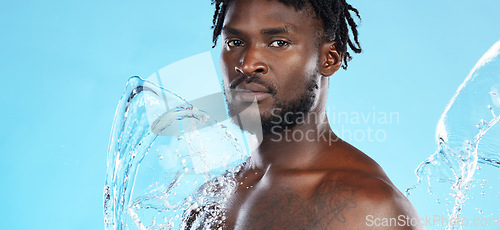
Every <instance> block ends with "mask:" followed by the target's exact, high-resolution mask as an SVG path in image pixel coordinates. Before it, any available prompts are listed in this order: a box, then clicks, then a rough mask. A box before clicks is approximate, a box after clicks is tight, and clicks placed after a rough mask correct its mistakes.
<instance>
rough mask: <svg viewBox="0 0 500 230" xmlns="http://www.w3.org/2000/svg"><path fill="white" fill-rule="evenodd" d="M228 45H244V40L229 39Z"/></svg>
mask: <svg viewBox="0 0 500 230" xmlns="http://www.w3.org/2000/svg"><path fill="white" fill-rule="evenodd" d="M227 46H229V47H238V46H243V42H242V41H240V40H229V41H227Z"/></svg>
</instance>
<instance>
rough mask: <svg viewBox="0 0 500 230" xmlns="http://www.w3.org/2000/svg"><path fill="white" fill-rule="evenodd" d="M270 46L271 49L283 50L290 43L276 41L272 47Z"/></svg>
mask: <svg viewBox="0 0 500 230" xmlns="http://www.w3.org/2000/svg"><path fill="white" fill-rule="evenodd" d="M269 46H271V47H277V48H282V47H286V46H288V42H286V41H283V40H276V41H273V42H272V43H271V45H269Z"/></svg>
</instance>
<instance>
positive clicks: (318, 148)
mask: <svg viewBox="0 0 500 230" xmlns="http://www.w3.org/2000/svg"><path fill="white" fill-rule="evenodd" d="M315 114H318V115H315ZM338 140H339V139H338V138H337V136H336V135H335V134H334V133H333V131H332V130H331V128H330V125H329V123H328V119H327V117H326V112H325V111H324V109H323V110H322V111H321V112H320V113H316V112H314V113H310V114H309V115H308V116H306V118H305V119H304V122H301V123H300V124H298V125H296V126H294V127H292V128H288V129H285V130H284V131H282V132H279V133H277V132H273V133H271V134H266V135H264V136H263V140H262V143H261V144H260V145H259V147H257V148H256V150H255V151H254V152H253V153H252V156H251V161H250V162H251V167H253V168H256V169H261V170H264V171H266V170H269V169H273V170H312V169H314V168H316V167H315V166H317V165H318V162H320V161H321V158H322V157H323V155H324V154H328V153H329V152H330V151H328V149H330V148H331V147H332V146H333V145H335V144H336V142H337V141H338Z"/></svg>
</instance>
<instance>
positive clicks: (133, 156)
mask: <svg viewBox="0 0 500 230" xmlns="http://www.w3.org/2000/svg"><path fill="white" fill-rule="evenodd" d="M210 121H212V122H213V124H208V123H209V122H210ZM241 139H243V138H242V133H241V132H240V131H239V129H238V128H237V127H236V126H235V125H233V124H232V123H231V122H230V121H229V120H225V121H214V120H213V119H212V117H210V115H209V114H208V113H207V112H206V111H203V110H201V109H199V108H197V107H195V106H193V105H192V104H190V103H188V102H187V101H186V100H183V99H182V98H181V97H179V96H177V95H176V94H174V93H172V92H170V91H168V90H165V89H163V88H161V87H159V86H157V85H155V84H153V83H150V82H148V81H145V80H143V79H141V78H139V77H132V78H131V79H130V80H129V81H128V83H127V86H126V89H125V93H124V94H123V97H122V99H121V100H120V102H119V104H118V108H117V110H116V114H115V119H114V123H113V128H112V133H111V138H110V143H109V150H108V163H107V173H106V185H105V189H104V216H105V227H106V229H141V230H142V229H179V228H180V227H181V224H182V220H183V219H185V218H186V217H185V215H186V213H188V214H189V213H190V212H191V211H192V210H198V211H200V210H201V208H203V207H214V208H212V210H214V211H217V210H221V209H222V208H223V205H224V197H227V196H224V194H227V193H229V192H231V191H232V189H233V188H234V185H235V182H234V179H233V178H234V175H233V174H234V172H236V171H238V170H239V167H238V165H240V164H241V163H242V162H243V161H244V159H247V157H248V153H247V152H246V151H245V146H244V145H242V144H241V143H240V141H239V140H241ZM221 140H222V141H221ZM228 169H232V170H228ZM215 175H219V176H217V177H216V176H215ZM214 178H215V179H214ZM217 188H223V189H222V190H221V189H217ZM212 216H213V215H212ZM216 221H218V220H216V219H212V220H211V219H208V220H207V221H204V222H203V223H202V222H200V221H199V220H198V222H196V223H191V224H192V226H193V227H195V226H196V225H200V226H203V225H204V224H206V223H216Z"/></svg>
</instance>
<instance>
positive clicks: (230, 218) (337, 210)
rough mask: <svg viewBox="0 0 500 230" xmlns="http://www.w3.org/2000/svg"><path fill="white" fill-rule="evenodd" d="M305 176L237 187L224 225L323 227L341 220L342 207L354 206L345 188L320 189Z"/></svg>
mask: <svg viewBox="0 0 500 230" xmlns="http://www.w3.org/2000/svg"><path fill="white" fill-rule="evenodd" d="M309 179H310V180H302V183H282V182H281V183H258V184H256V185H254V186H253V187H249V188H247V187H245V186H243V187H241V188H238V190H237V191H236V192H235V193H234V195H233V197H231V198H230V199H229V200H230V202H229V205H228V206H227V209H226V210H225V215H226V221H225V223H226V224H225V226H226V227H227V229H238V230H239V229H327V226H332V224H335V223H339V224H342V223H344V222H345V216H344V212H345V210H347V209H351V208H353V207H355V206H356V204H355V202H354V201H353V200H352V199H351V198H352V197H350V196H352V193H351V191H349V188H343V187H342V186H340V187H338V188H337V189H335V187H334V188H333V189H332V188H331V187H329V188H328V189H325V190H324V191H322V190H321V185H320V186H319V187H318V183H317V181H316V180H314V178H309ZM318 188H319V190H318Z"/></svg>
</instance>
